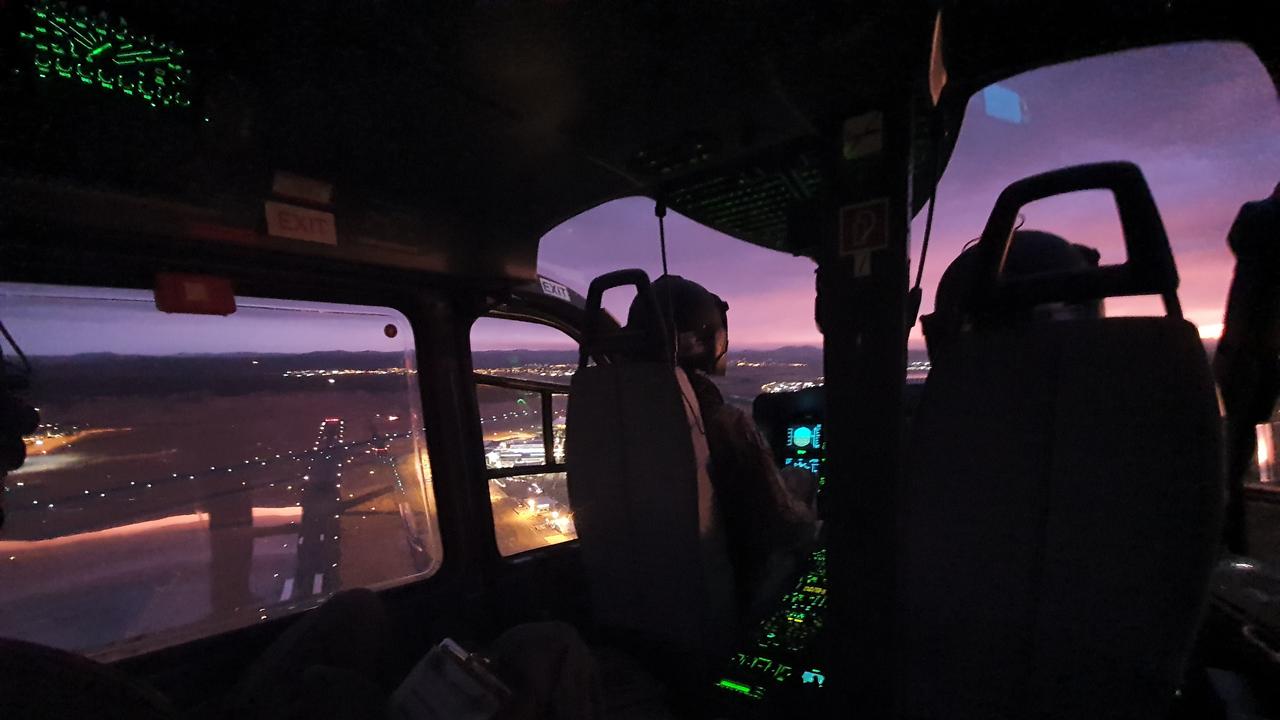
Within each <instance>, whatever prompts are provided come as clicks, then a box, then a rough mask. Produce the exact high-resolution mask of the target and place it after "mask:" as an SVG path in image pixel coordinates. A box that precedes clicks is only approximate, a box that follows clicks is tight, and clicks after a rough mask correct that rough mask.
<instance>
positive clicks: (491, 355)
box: [471, 345, 928, 370]
mask: <svg viewBox="0 0 1280 720" xmlns="http://www.w3.org/2000/svg"><path fill="white" fill-rule="evenodd" d="M927 359H928V355H927V354H926V353H925V351H924V350H909V351H907V362H915V361H919V360H927ZM739 360H742V361H746V362H776V363H804V364H805V365H808V366H810V367H816V368H820V367H822V348H820V347H815V346H812V345H786V346H783V347H779V348H774V349H772V350H730V351H729V364H730V365H732V364H733V363H734V362H736V361H739ZM471 361H472V363H473V365H474V366H475V367H476V369H478V370H487V369H493V368H503V367H516V366H519V365H532V364H542V365H557V364H567V363H576V362H578V353H577V351H576V350H572V351H570V350H478V351H476V352H474V353H472V354H471Z"/></svg>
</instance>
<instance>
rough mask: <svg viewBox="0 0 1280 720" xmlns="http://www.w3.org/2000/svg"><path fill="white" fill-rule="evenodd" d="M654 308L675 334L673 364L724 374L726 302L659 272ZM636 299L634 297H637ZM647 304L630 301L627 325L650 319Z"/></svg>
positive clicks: (711, 293) (690, 284)
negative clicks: (668, 323) (670, 323)
mask: <svg viewBox="0 0 1280 720" xmlns="http://www.w3.org/2000/svg"><path fill="white" fill-rule="evenodd" d="M652 288H653V294H654V296H655V297H656V299H657V301H658V308H659V310H660V311H661V312H662V313H663V315H664V316H665V317H664V318H662V319H660V320H659V322H662V323H663V324H665V323H666V322H667V319H669V320H670V321H671V322H672V323H673V324H674V328H672V329H671V331H672V332H673V333H674V334H675V339H676V342H675V346H676V364H677V365H679V366H680V367H682V368H684V369H685V370H701V371H702V372H705V373H707V374H709V375H724V372H725V364H726V357H727V355H728V352H729V304H728V303H726V302H725V301H724V300H721V299H720V296H718V295H716V294H715V293H713V292H711V291H710V290H707V289H706V288H704V287H702V286H701V285H699V284H698V283H696V282H693V281H692V280H686V279H685V278H682V277H680V276H679V275H663V276H662V277H660V278H658V279H657V280H655V281H653V285H652ZM637 299H638V298H637ZM648 307H649V306H648V305H647V304H646V303H642V302H636V301H632V303H631V309H630V310H629V311H628V312H627V327H629V328H636V327H639V326H640V325H642V324H646V323H650V322H653V319H652V318H650V317H649V315H650V311H649V309H648Z"/></svg>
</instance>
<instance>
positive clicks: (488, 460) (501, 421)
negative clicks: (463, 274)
mask: <svg viewBox="0 0 1280 720" xmlns="http://www.w3.org/2000/svg"><path fill="white" fill-rule="evenodd" d="M471 348H472V352H471V362H472V367H473V368H474V370H475V381H476V401H477V404H478V405H479V407H480V428H481V431H482V432H483V434H484V465H485V474H486V475H487V477H488V483H489V502H490V504H491V505H492V508H493V532H494V539H495V541H496V542H497V544H498V552H500V553H501V554H502V555H503V556H508V555H515V554H517V553H522V552H525V551H528V550H535V549H537V548H541V547H546V546H548V545H556V544H558V543H562V542H566V541H568V540H573V539H576V538H577V537H578V534H577V530H576V529H575V528H574V524H573V507H572V505H571V503H570V498H569V488H568V482H567V481H566V477H567V475H566V467H565V445H564V440H565V428H566V423H567V417H566V411H567V410H568V405H569V402H568V401H569V380H570V378H571V377H572V375H573V372H574V370H576V369H577V367H578V345H577V343H576V342H574V341H573V339H572V338H570V337H569V336H567V335H565V334H564V333H562V332H560V331H559V330H555V329H553V328H550V327H547V326H545V325H539V324H536V323H532V322H525V321H521V320H510V319H505V318H494V317H482V318H480V319H478V320H476V322H475V324H474V325H473V326H472V328H471Z"/></svg>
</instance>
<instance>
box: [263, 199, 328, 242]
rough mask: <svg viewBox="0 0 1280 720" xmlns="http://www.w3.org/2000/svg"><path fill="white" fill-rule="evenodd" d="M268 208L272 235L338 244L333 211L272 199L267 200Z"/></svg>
mask: <svg viewBox="0 0 1280 720" xmlns="http://www.w3.org/2000/svg"><path fill="white" fill-rule="evenodd" d="M266 209H267V232H268V233H271V234H272V235H276V236H278V237H287V238H293V239H294V240H306V241H307V242H314V243H324V244H325V245H337V244H338V231H337V229H336V228H335V227H334V224H333V213H328V212H323V211H320V210H312V209H310V208H304V207H298V206H296V205H286V204H284V203H279V202H273V201H271V200H268V201H267V203H266Z"/></svg>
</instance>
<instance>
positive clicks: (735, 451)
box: [627, 275, 818, 619]
mask: <svg viewBox="0 0 1280 720" xmlns="http://www.w3.org/2000/svg"><path fill="white" fill-rule="evenodd" d="M652 287H653V293H654V295H655V296H656V298H657V300H658V306H659V310H660V312H662V313H663V314H664V315H665V318H664V319H663V322H664V324H665V323H666V322H670V323H671V324H673V325H674V327H673V328H671V332H672V333H673V335H674V336H675V339H676V363H677V364H678V365H679V366H680V368H681V369H683V370H684V371H685V374H686V375H687V376H688V378H689V384H690V386H691V387H692V388H693V391H694V394H695V396H696V397H697V400H698V410H699V413H700V414H701V416H702V421H703V426H704V427H705V428H706V433H707V446H708V449H709V450H710V453H711V467H710V475H711V483H712V485H713V487H714V488H715V491H716V498H717V500H718V502H719V505H720V511H721V514H722V517H723V518H724V523H725V534H726V537H727V539H728V545H729V556H730V562H731V563H732V564H733V569H734V576H735V578H736V581H737V582H736V584H737V589H738V595H739V598H738V599H739V605H740V607H741V608H742V610H743V611H744V617H745V618H748V619H750V618H753V617H755V616H757V615H759V614H760V612H761V611H762V610H763V609H764V607H765V605H767V604H768V603H769V602H770V601H772V600H774V599H776V598H772V597H771V596H770V594H769V593H770V590H771V589H772V588H773V585H774V582H775V579H776V578H777V577H778V576H781V575H785V573H786V572H787V569H788V567H789V566H790V565H791V564H792V563H794V562H795V561H796V560H797V559H798V557H799V555H801V554H802V553H803V551H804V550H805V549H806V548H807V546H808V545H809V544H810V543H811V542H812V541H813V540H814V539H815V536H816V533H817V527H818V514H817V508H816V501H815V499H816V495H817V478H816V477H814V476H813V475H812V473H809V472H808V471H805V470H802V469H800V468H794V467H788V468H784V469H783V470H779V469H778V466H777V464H776V463H775V462H774V459H773V454H772V452H771V451H770V450H769V445H768V443H767V442H766V441H765V439H764V438H763V437H761V435H760V431H759V430H758V429H757V428H756V425H755V422H754V421H753V420H752V419H751V416H750V415H748V414H747V413H746V412H745V411H743V410H742V409H741V408H738V407H735V406H733V405H730V404H728V403H726V402H725V400H724V396H723V395H722V394H721V393H720V390H719V388H717V387H716V384H715V383H714V382H712V380H711V377H710V376H711V375H723V374H724V373H725V365H726V361H725V358H726V355H727V353H728V350H729V324H728V311H729V305H728V303H726V302H724V301H723V300H721V299H720V297H719V296H717V295H715V294H714V293H712V292H710V291H709V290H707V289H706V288H704V287H703V286H701V285H699V284H698V283H696V282H693V281H691V280H687V279H685V278H682V277H680V276H678V275H663V276H662V277H659V278H658V279H657V280H655V281H654V282H653V286H652ZM638 300H639V298H637V301H636V302H633V303H632V305H631V309H630V311H629V312H628V314H627V326H628V327H630V328H637V327H641V326H646V325H647V324H648V323H650V322H652V321H653V319H652V318H649V317H648V315H649V314H650V311H649V310H648V307H649V306H648V305H647V304H645V303H643V302H638Z"/></svg>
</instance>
